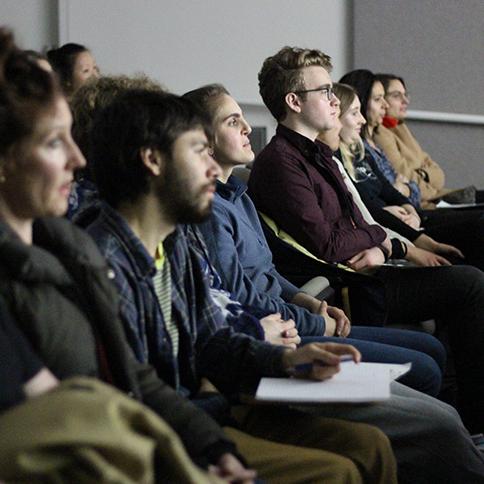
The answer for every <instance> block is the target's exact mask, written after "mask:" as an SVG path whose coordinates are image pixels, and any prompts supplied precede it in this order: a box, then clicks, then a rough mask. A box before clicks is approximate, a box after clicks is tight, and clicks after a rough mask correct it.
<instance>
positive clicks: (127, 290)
mask: <svg viewBox="0 0 484 484" xmlns="http://www.w3.org/2000/svg"><path fill="white" fill-rule="evenodd" d="M88 232H89V233H90V234H91V235H92V236H93V237H94V239H95V240H96V242H97V244H98V245H99V247H100V250H101V252H102V253H103V255H104V256H105V257H106V259H107V260H108V263H109V264H110V266H111V267H112V269H113V270H114V274H115V278H114V282H115V283H116V285H117V287H118V290H119V292H120V295H121V318H122V321H123V323H124V326H125V330H126V333H127V336H128V340H129V342H130V344H131V346H132V348H133V350H134V352H135V354H136V356H137V358H138V359H139V360H140V361H149V362H150V363H151V364H152V365H153V366H154V367H155V368H156V369H157V371H158V373H159V375H160V377H161V378H162V379H163V380H165V381H167V382H169V383H170V384H172V385H173V386H174V387H175V388H177V389H178V390H179V391H180V390H181V391H183V389H185V390H186V391H187V393H189V394H191V395H194V394H195V393H196V392H197V390H198V387H199V378H200V377H201V376H206V377H207V378H209V379H210V380H211V381H212V382H213V383H214V384H215V385H216V386H217V387H218V388H219V389H220V390H221V391H222V392H224V393H225V394H229V395H235V394H237V393H239V392H240V391H244V392H245V391H252V390H253V389H254V385H255V384H256V383H257V381H258V379H259V378H260V376H262V375H264V376H281V375H283V371H282V369H281V367H280V358H281V354H282V351H283V348H282V347H277V346H272V345H269V344H267V343H264V342H259V341H256V340H255V339H253V338H251V337H249V336H247V335H242V334H239V333H234V331H233V329H232V328H230V327H228V326H227V325H226V324H225V321H224V318H223V316H222V313H221V311H220V309H219V308H218V307H217V306H216V305H215V304H214V303H213V302H212V300H211V297H210V289H209V286H208V283H207V280H206V278H205V276H204V274H203V271H202V269H201V267H200V262H199V259H198V255H197V254H196V252H195V251H194V250H192V249H191V248H190V247H189V245H188V243H187V239H186V236H185V235H184V233H183V231H182V230H181V228H180V227H178V228H177V229H176V230H175V232H174V233H173V234H171V235H170V236H169V237H167V238H166V240H165V241H164V244H163V245H164V248H165V251H166V255H167V257H168V260H169V261H170V264H171V275H172V304H173V307H172V317H173V318H174V321H175V322H176V324H177V325H178V328H179V332H180V348H179V355H178V359H175V358H174V357H173V352H172V350H171V342H170V338H169V335H168V333H167V332H166V330H165V325H164V321H163V314H162V311H161V309H160V307H159V304H158V300H157V298H156V294H155V291H154V287H153V281H152V276H153V273H154V270H155V264H154V260H153V258H152V257H151V256H150V255H149V254H148V253H147V251H146V248H145V247H144V245H143V244H142V243H141V241H140V240H139V239H138V238H137V237H136V235H135V234H134V233H133V232H132V230H131V229H130V227H129V226H128V224H127V223H126V221H125V220H124V219H123V217H121V215H120V214H119V213H118V212H116V211H115V210H113V209H112V208H111V207H110V206H109V205H108V204H106V203H103V204H102V206H101V211H100V213H99V215H98V217H97V219H96V220H95V221H94V222H93V223H92V224H91V225H90V226H89V227H88Z"/></svg>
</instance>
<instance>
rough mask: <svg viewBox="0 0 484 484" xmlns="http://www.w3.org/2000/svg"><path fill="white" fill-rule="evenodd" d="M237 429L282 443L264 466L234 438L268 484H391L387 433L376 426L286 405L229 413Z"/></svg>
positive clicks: (261, 458) (255, 450)
mask: <svg viewBox="0 0 484 484" xmlns="http://www.w3.org/2000/svg"><path fill="white" fill-rule="evenodd" d="M233 415H234V417H235V418H236V420H238V422H239V424H240V426H241V429H242V430H243V431H244V432H245V433H249V434H251V435H252V436H256V437H259V438H264V439H265V440H269V441H271V442H279V443H280V444H281V445H284V447H285V451H284V453H283V454H282V456H281V457H280V458H276V456H275V455H274V458H273V459H272V461H271V463H269V462H267V459H266V456H267V455H269V452H271V450H270V449H266V448H264V452H266V454H265V453H264V452H262V451H259V449H258V448H257V447H254V448H253V449H252V450H250V449H248V448H247V447H246V446H245V445H244V442H241V441H239V440H237V439H235V438H234V440H235V441H236V442H237V445H238V446H239V448H240V450H241V453H242V454H243V455H244V456H245V457H246V459H247V460H248V462H249V464H250V465H251V466H253V467H254V468H255V469H257V470H258V471H259V475H260V477H261V478H263V479H267V480H268V481H269V482H277V483H296V482H301V483H302V482H310V483H313V482H314V483H316V482H318V483H319V482H325V483H328V484H329V483H331V484H333V483H334V484H336V483H349V482H365V483H371V484H391V483H396V482H397V471H396V462H395V457H394V455H393V451H392V448H391V445H390V442H389V440H388V438H387V437H386V435H385V434H384V433H383V432H381V431H380V430H378V429H377V428H376V427H373V426H371V425H366V424H360V423H354V422H347V421H343V420H337V419H330V418H324V417H318V416H315V415H310V414H306V413H301V412H298V411H296V410H291V409H289V408H287V407H282V406H281V407H278V406H272V405H271V406H262V405H261V406H251V407H248V406H241V407H236V408H235V409H234V410H233Z"/></svg>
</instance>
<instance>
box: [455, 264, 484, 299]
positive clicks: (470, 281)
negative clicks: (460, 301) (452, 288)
mask: <svg viewBox="0 0 484 484" xmlns="http://www.w3.org/2000/svg"><path fill="white" fill-rule="evenodd" d="M452 270H453V273H454V277H455V279H454V282H455V283H456V289H458V288H459V287H461V288H462V287H463V288H467V289H468V290H472V291H473V292H474V293H477V294H480V295H482V294H484V272H482V271H481V270H480V269H478V268H477V267H474V266H452ZM457 284H458V285H457Z"/></svg>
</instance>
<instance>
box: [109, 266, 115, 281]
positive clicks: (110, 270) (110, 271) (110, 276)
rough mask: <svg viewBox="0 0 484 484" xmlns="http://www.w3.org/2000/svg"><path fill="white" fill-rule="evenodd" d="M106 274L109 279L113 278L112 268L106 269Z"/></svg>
mask: <svg viewBox="0 0 484 484" xmlns="http://www.w3.org/2000/svg"><path fill="white" fill-rule="evenodd" d="M107 275H108V279H111V280H112V279H114V278H115V276H116V274H115V273H114V271H113V270H112V269H108V272H107Z"/></svg>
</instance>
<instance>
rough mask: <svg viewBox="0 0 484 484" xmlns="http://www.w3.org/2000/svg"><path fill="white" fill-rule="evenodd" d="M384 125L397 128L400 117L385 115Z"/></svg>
mask: <svg viewBox="0 0 484 484" xmlns="http://www.w3.org/2000/svg"><path fill="white" fill-rule="evenodd" d="M383 126H385V128H388V129H392V128H396V127H397V126H398V119H397V118H394V117H392V116H384V118H383Z"/></svg>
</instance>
